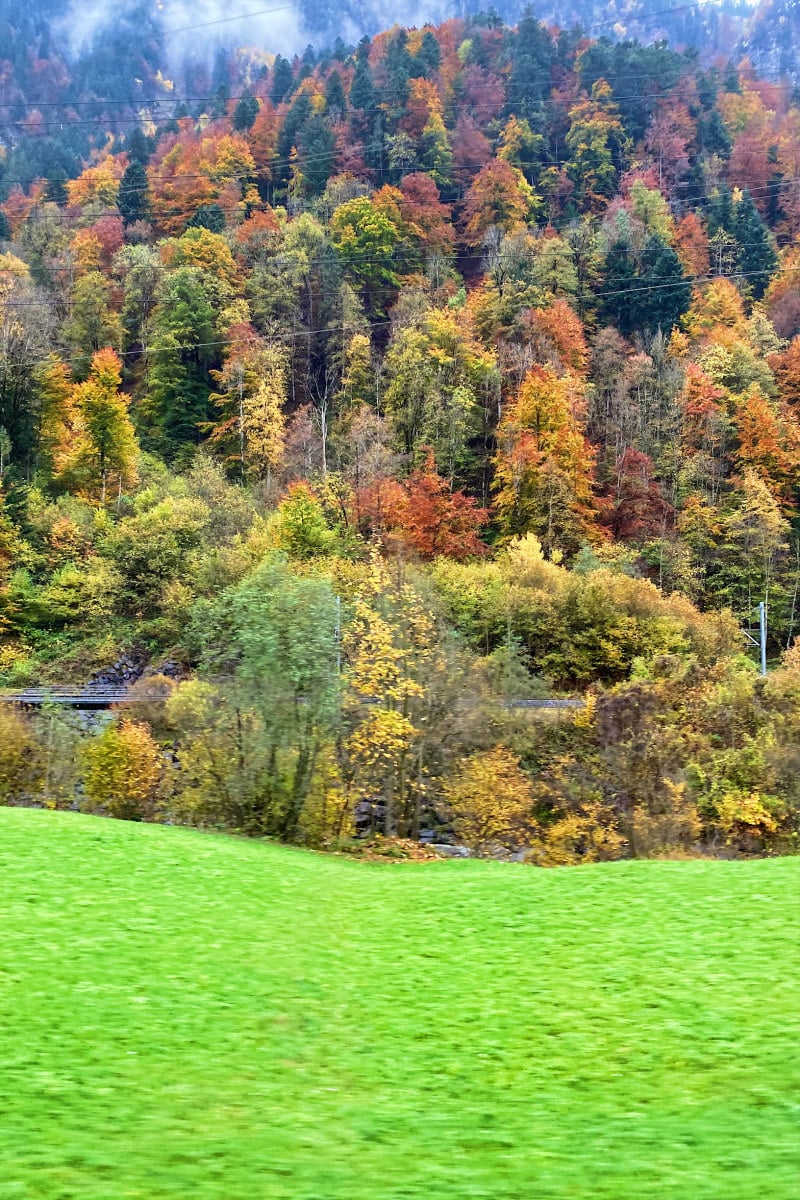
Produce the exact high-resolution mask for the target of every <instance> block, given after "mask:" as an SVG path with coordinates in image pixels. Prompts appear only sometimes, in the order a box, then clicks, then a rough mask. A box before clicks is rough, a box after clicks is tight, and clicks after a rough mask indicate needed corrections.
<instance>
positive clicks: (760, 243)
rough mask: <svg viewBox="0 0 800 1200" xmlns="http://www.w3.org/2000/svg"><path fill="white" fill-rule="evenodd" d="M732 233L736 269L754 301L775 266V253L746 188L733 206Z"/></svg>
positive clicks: (767, 282) (776, 259) (765, 288)
mask: <svg viewBox="0 0 800 1200" xmlns="http://www.w3.org/2000/svg"><path fill="white" fill-rule="evenodd" d="M732 232H733V235H734V237H735V238H736V240H737V242H738V243H739V252H738V254H737V261H736V268H737V271H738V272H739V273H740V274H741V275H742V276H743V277H744V279H745V280H746V282H747V284H748V286H749V287H750V288H751V290H752V293H753V296H754V297H755V298H756V300H760V299H761V297H762V296H763V295H764V292H765V291H766V290H767V286H768V284H769V281H770V278H771V276H772V274H773V272H774V270H775V268H776V266H777V265H778V256H777V254H776V253H775V246H774V243H773V241H772V236H771V234H770V232H769V230H768V229H767V227H766V225H765V224H764V220H763V218H762V216H761V213H760V212H759V211H758V209H757V208H756V206H755V204H754V203H753V198H752V196H751V195H750V193H749V192H748V191H747V190H745V191H744V192H743V193H742V198H741V200H740V201H739V203H738V204H737V205H736V210H735V213H734V217H733V230H732Z"/></svg>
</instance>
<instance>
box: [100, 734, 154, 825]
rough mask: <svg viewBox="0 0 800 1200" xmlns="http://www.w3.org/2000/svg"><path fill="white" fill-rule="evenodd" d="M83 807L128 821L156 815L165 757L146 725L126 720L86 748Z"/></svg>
mask: <svg viewBox="0 0 800 1200" xmlns="http://www.w3.org/2000/svg"><path fill="white" fill-rule="evenodd" d="M83 762H84V775H83V790H84V803H83V808H84V809H86V810H87V811H89V812H100V813H106V814H107V815H108V816H111V817H119V818H121V819H122V820H127V821H141V820H146V819H148V818H152V817H153V816H154V815H155V807H156V800H157V798H158V795H159V791H160V786H161V782H162V779H163V773H164V772H163V766H164V764H163V758H162V755H161V753H160V751H159V749H158V746H157V745H156V743H155V742H154V741H153V738H152V735H151V733H150V730H149V729H148V727H147V726H146V725H140V724H138V723H137V722H136V721H126V720H122V721H120V722H119V724H118V725H110V726H109V727H108V728H107V729H104V730H103V732H102V733H101V734H99V736H97V737H95V738H92V740H91V741H90V742H89V743H88V745H87V746H86V748H85V749H84V752H83Z"/></svg>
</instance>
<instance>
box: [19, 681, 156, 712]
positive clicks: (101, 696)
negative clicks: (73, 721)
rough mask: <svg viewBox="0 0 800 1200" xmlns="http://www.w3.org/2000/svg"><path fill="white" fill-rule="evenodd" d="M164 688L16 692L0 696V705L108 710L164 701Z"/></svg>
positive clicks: (104, 687) (90, 686) (91, 686)
mask: <svg viewBox="0 0 800 1200" xmlns="http://www.w3.org/2000/svg"><path fill="white" fill-rule="evenodd" d="M167 694H168V693H167V690H166V688H157V687H154V688H152V689H148V690H147V691H143V690H142V689H141V688H137V689H136V691H135V692H133V691H132V690H131V688H129V687H124V686H123V687H116V686H113V685H111V684H99V683H98V684H88V685H87V686H86V687H83V688H81V687H30V688H21V689H19V690H18V691H2V692H0V704H3V703H5V704H21V705H24V706H25V707H28V708H41V707H43V706H44V705H46V704H60V705H62V706H63V707H65V708H86V709H89V708H111V707H112V705H114V704H124V703H125V701H127V700H130V699H132V698H135V699H136V700H143V701H144V700H153V701H159V700H165V699H166V698H167Z"/></svg>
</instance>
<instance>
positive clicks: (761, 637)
mask: <svg viewBox="0 0 800 1200" xmlns="http://www.w3.org/2000/svg"><path fill="white" fill-rule="evenodd" d="M742 632H743V634H744V638H745V641H746V642H747V644H748V645H749V646H756V647H757V648H758V650H759V653H760V656H761V674H762V675H766V673H767V605H766V601H764V600H762V601H761V603H760V604H759V606H758V640H756V639H755V638H754V637H753V635H752V633H750V631H749V630H748V629H743V630H742Z"/></svg>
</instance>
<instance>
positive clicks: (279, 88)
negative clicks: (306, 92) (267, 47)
mask: <svg viewBox="0 0 800 1200" xmlns="http://www.w3.org/2000/svg"><path fill="white" fill-rule="evenodd" d="M293 82H294V79H293V76H292V64H291V63H290V62H289V61H288V60H287V59H285V58H284V57H283V56H282V55H280V54H278V55H276V57H275V62H274V63H273V66H272V88H271V89H270V99H271V100H272V103H273V104H280V103H281V101H282V100H285V99H286V97H287V95H288V94H289V92H290V91H291V89H292V84H293Z"/></svg>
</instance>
